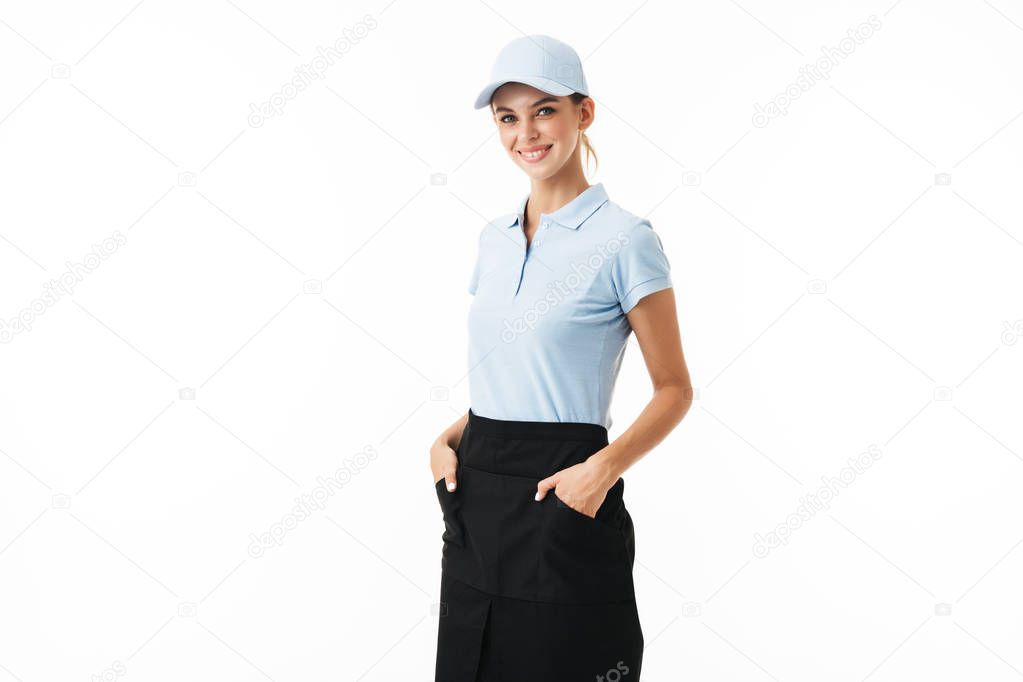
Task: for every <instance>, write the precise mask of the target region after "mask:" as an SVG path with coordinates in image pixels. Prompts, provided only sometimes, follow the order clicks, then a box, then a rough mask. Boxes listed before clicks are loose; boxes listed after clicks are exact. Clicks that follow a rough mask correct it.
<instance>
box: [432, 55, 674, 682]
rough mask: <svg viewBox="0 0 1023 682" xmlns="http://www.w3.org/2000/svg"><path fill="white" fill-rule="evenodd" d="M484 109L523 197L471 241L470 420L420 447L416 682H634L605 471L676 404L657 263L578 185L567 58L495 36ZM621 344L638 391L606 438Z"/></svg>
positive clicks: (624, 218)
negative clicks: (433, 608)
mask: <svg viewBox="0 0 1023 682" xmlns="http://www.w3.org/2000/svg"><path fill="white" fill-rule="evenodd" d="M488 105H489V106H490V107H491V113H492V115H493V117H494V122H495V123H496V124H497V126H498V130H499V132H500V137H501V143H502V145H503V146H504V148H505V150H506V151H507V153H508V155H509V156H510V157H511V159H512V161H513V163H515V164H516V165H517V166H518V167H519V168H520V169H521V170H522V171H524V172H525V173H526V175H528V176H529V179H530V193H529V195H528V196H526V197H524V198H523V199H522V200H521V202H520V203H519V205H518V207H517V210H516V211H515V212H514V213H511V214H509V215H507V216H504V217H502V218H500V219H498V220H495V221H493V222H491V223H489V224H488V225H487V226H486V227H485V228H483V230H482V231H481V233H480V237H479V251H478V255H477V260H476V264H475V268H474V270H473V273H472V279H471V283H470V286H469V292H470V293H472V294H473V295H474V299H473V303H472V306H471V309H470V313H469V368H470V372H469V393H470V405H471V407H470V409H469V411H468V413H467V414H466V415H465V416H464V417H462V418H461V419H459V420H458V421H457V422H455V423H454V424H452V425H451V426H450V427H448V428H447V429H446V430H445V431H444V432H443V433H442V434H441V435H440V436H439V437H438V439H437V440H436V441H435V442H434V444H433V446H432V447H431V449H430V466H431V469H432V470H433V480H434V481H435V483H434V486H435V487H436V492H437V496H438V500H439V501H440V506H441V509H442V511H443V517H444V524H445V530H444V534H443V541H444V544H443V553H442V564H441V565H442V579H441V595H440V600H441V604H440V613H439V616H440V618H439V631H438V639H437V663H436V680H437V681H438V682H490V681H493V680H502V681H504V680H507V681H510V682H521V681H523V680H530V681H532V682H541V681H550V682H555V681H556V682H564V681H565V680H608V681H613V680H621V679H626V680H630V681H638V680H639V678H640V669H641V665H642V655H643V633H642V630H641V628H640V622H639V614H638V611H637V607H636V600H635V591H634V586H633V581H632V568H633V563H634V559H635V539H634V534H633V525H632V518H631V517H630V515H629V513H628V511H627V510H626V508H625V504H624V497H623V491H624V486H625V482H624V480H623V479H622V478H621V475H622V473H623V472H624V471H625V470H626V469H628V468H629V467H630V466H631V465H632V464H634V463H635V462H636V461H637V460H639V458H640V457H642V456H643V455H644V454H645V453H647V452H648V451H649V450H650V449H651V448H653V447H654V446H655V445H657V443H659V442H660V441H661V440H662V439H663V438H664V437H665V436H666V435H667V434H668V433H669V432H670V431H671V430H672V429H673V428H674V427H675V426H676V425H677V424H678V423H679V422H680V421H681V420H682V418H683V417H684V415H685V413H686V412H687V410H688V409H689V406H690V404H691V399H692V387H691V383H690V380H689V373H688V369H687V368H686V364H685V360H684V357H683V353H682V346H681V341H680V338H679V330H678V322H677V319H676V315H675V299H674V294H673V291H672V282H671V278H670V274H669V270H670V268H669V264H668V260H667V257H666V256H665V255H664V252H663V250H662V248H661V241H660V239H659V237H658V236H657V235H656V234H655V233H654V231H653V228H652V227H651V225H650V223H649V222H648V221H646V220H644V219H642V218H639V217H637V216H635V215H633V214H631V213H629V212H627V211H625V210H624V209H622V208H621V207H620V206H618V205H617V204H615V203H613V202H612V201H610V200H609V199H608V196H607V193H606V191H605V190H604V187H603V185H602V184H596V185H590V184H589V183H588V182H587V181H586V178H585V175H584V173H583V167H582V160H581V152H580V149H581V147H586V150H587V153H588V154H589V153H592V149H591V148H590V145H589V142H588V140H587V139H586V135H585V132H584V131H585V130H586V129H587V128H588V127H589V126H590V125H591V124H592V123H593V112H594V102H593V100H592V99H591V98H590V97H589V96H588V87H587V85H586V79H585V77H584V75H583V71H582V64H581V62H580V60H579V57H578V55H577V54H576V53H575V51H574V50H573V49H572V48H571V47H569V46H568V45H565V44H564V43H561V42H559V41H557V40H554V39H553V38H550V37H548V36H542V35H535V36H527V37H524V38H520V39H517V40H514V41H512V42H511V43H509V44H508V45H507V46H506V47H505V48H504V49H503V50H502V51H501V52H500V54H499V55H498V58H497V62H496V63H495V65H494V68H493V71H492V78H491V83H490V84H489V85H488V86H487V87H486V88H484V89H483V91H482V92H481V93H480V95H479V97H478V99H477V101H476V108H477V109H479V108H482V107H485V106H488ZM633 331H634V332H635V334H636V337H637V339H638V341H639V344H640V347H641V349H642V352H643V358H644V360H645V361H646V366H647V369H648V371H649V373H650V378H651V381H652V382H653V387H654V392H653V397H652V399H651V400H650V402H649V404H648V405H647V406H646V408H645V409H644V410H643V411H642V413H641V414H640V416H639V417H638V418H637V419H636V421H635V422H634V423H633V424H632V425H631V426H630V427H629V428H628V429H626V430H625V431H624V432H623V433H622V434H621V436H619V437H618V438H616V439H615V441H614V442H613V443H609V442H608V437H607V430H608V428H609V427H610V426H611V417H610V413H609V405H610V402H611V395H612V391H613V388H614V383H615V380H616V378H617V375H618V371H619V368H620V365H621V360H622V357H623V354H624V351H625V345H626V341H627V339H628V335H629V333H631V332H633Z"/></svg>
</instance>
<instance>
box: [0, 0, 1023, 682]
mask: <svg viewBox="0 0 1023 682" xmlns="http://www.w3.org/2000/svg"><path fill="white" fill-rule="evenodd" d="M871 15H874V16H875V17H876V19H877V21H878V22H880V24H879V25H880V28H879V29H877V30H875V31H874V32H873V34H872V35H871V37H869V38H868V39H866V40H863V41H862V42H861V43H859V44H855V48H854V49H853V50H852V51H850V52H848V54H846V55H845V56H844V57H842V58H840V59H838V60H837V63H836V64H835V65H833V67H832V71H831V74H830V77H829V78H828V79H826V80H818V81H814V82H812V84H811V87H809V88H808V89H807V90H806V91H803V92H801V93H800V94H799V96H798V97H797V98H795V99H793V100H792V101H791V102H790V104H789V106H788V109H787V113H786V114H785V115H784V116H778V117H776V118H773V119H770V120H769V121H768V124H767V125H766V126H757V125H754V123H753V113H754V110H755V107H756V105H758V104H760V105H766V104H767V103H768V102H769V101H771V100H772V99H773V98H775V96H776V95H778V94H779V93H782V92H784V91H785V90H786V88H787V87H788V86H789V85H790V84H792V83H794V82H795V81H796V79H797V78H798V77H799V74H800V69H801V68H802V67H805V66H807V65H810V64H813V63H815V62H816V61H817V60H818V59H819V58H820V57H821V56H822V54H823V53H822V49H824V50H826V49H828V48H838V47H839V46H840V45H841V41H842V39H843V38H846V37H847V32H848V31H849V30H850V29H853V30H855V29H856V27H858V26H860V25H861V24H864V23H865V22H868V21H869V17H870V16H871ZM370 23H372V25H373V28H372V29H371V30H368V31H366V30H364V29H365V27H366V26H367V25H369V24H370ZM360 25H361V26H362V28H358V27H360ZM355 30H358V31H359V32H360V33H361V37H359V38H358V39H357V40H355V41H354V43H353V44H352V45H351V47H350V49H349V50H348V51H346V52H345V53H344V54H343V55H342V56H340V58H337V59H335V63H333V64H332V65H331V66H330V68H329V69H327V70H326V71H325V72H324V73H323V76H324V77H323V78H322V79H320V80H316V81H314V82H313V83H312V85H311V86H310V87H308V88H306V89H304V90H302V91H299V92H297V93H292V94H293V95H294V96H293V97H291V98H290V99H287V100H286V102H284V104H283V106H282V107H281V109H280V111H279V113H278V114H276V115H274V116H271V117H268V118H266V119H265V120H264V121H262V122H261V123H262V124H261V125H259V126H253V125H250V111H251V109H250V107H251V106H252V105H258V104H259V103H261V102H264V101H266V100H268V99H270V97H271V96H272V95H274V94H275V93H280V92H281V90H282V87H283V86H284V85H285V84H286V83H287V82H288V81H289V80H290V79H291V78H292V77H293V76H295V73H296V71H295V69H296V68H300V67H303V66H304V65H308V64H310V63H311V62H312V61H313V60H314V58H315V57H316V55H317V48H318V47H326V46H329V45H332V44H333V43H334V42H335V41H336V40H337V39H338V38H339V37H341V36H344V35H345V34H346V32H351V31H355ZM523 33H547V34H550V35H553V36H555V37H558V38H560V39H562V40H565V41H567V42H569V43H570V44H572V45H573V46H574V47H575V48H576V49H577V51H578V52H579V54H580V55H581V56H582V57H583V59H584V65H585V69H586V71H587V77H588V79H589V84H590V87H591V91H592V94H593V96H594V97H595V100H596V122H595V124H594V126H593V127H592V128H591V129H590V131H589V136H590V138H591V140H592V141H593V144H594V145H595V147H596V149H597V152H598V154H599V156H600V167H599V170H598V171H597V172H596V173H593V174H591V175H590V176H589V179H590V181H591V182H604V183H605V187H606V188H607V190H608V193H609V195H610V196H611V198H612V200H614V201H616V202H617V203H619V204H620V205H622V206H623V207H624V208H626V209H627V210H630V211H632V212H634V213H637V214H639V215H643V216H646V217H648V218H649V219H650V220H651V223H652V224H653V226H654V229H655V230H656V231H657V232H658V234H659V235H660V236H661V239H662V242H663V244H664V247H665V249H666V251H667V253H668V256H669V259H670V262H671V265H672V276H673V279H674V283H675V292H676V297H677V300H678V306H679V315H680V321H681V326H682V335H683V343H684V347H685V351H686V357H687V360H688V363H689V366H690V369H691V372H692V376H693V380H694V384H695V385H696V386H697V388H698V391H699V396H698V400H697V401H696V403H695V404H694V406H693V409H692V411H691V412H690V413H689V415H688V416H687V418H686V419H685V420H684V421H683V423H682V424H681V425H680V426H679V428H678V429H676V431H675V432H674V433H672V434H671V436H670V437H669V438H668V439H667V440H666V441H665V442H664V443H663V444H661V445H660V446H659V447H658V448H656V449H655V450H654V451H652V452H650V453H649V454H647V455H646V457H644V458H643V459H642V460H641V461H640V462H639V463H638V464H636V465H635V466H634V467H633V468H632V469H630V470H629V471H628V472H627V473H626V474H625V479H626V481H627V489H626V502H627V505H628V507H629V509H630V511H631V513H632V515H633V518H634V521H635V523H636V534H637V550H638V555H637V560H636V567H635V579H636V585H637V594H638V600H639V608H640V614H641V618H642V624H643V630H644V634H645V638H646V651H645V658H644V666H643V673H644V674H643V676H642V678H643V679H644V680H649V681H650V682H655V681H661V680H683V679H684V680H784V681H793V682H794V681H797V680H807V681H810V680H813V681H819V680H824V679H826V680H866V679H869V680H876V681H878V682H880V681H881V680H960V679H971V680H990V681H1000V680H1018V679H1019V678H1020V677H1023V647H1021V645H1020V643H1021V642H1023V615H1021V599H1023V587H1021V585H1020V581H1019V580H1018V576H1019V575H1020V574H1021V573H1023V547H1021V546H1020V542H1021V538H1023V513H1021V511H1023V498H1021V496H1020V492H1019V491H1020V486H1021V483H1023V455H1021V452H1023V427H1021V422H1020V419H1019V414H1020V403H1021V397H1020V388H1019V385H1020V376H1021V374H1020V371H1021V369H1023V359H1021V354H1023V342H1021V341H1020V337H1021V336H1023V321H1021V320H1023V304H1021V301H1020V291H1021V290H1023V286H1021V285H1023V275H1021V269H1020V264H1021V262H1023V224H1021V223H1023V205H1021V202H1020V201H1019V197H1020V186H1021V181H1023V163H1021V159H1023V154H1021V152H1023V6H1021V5H1020V3H1018V2H1013V1H1012V0H991V1H990V2H988V1H985V0H963V1H961V2H952V1H949V0H946V1H939V2H924V1H923V0H899V1H897V2H896V1H894V0H885V1H884V2H827V3H821V2H810V1H808V0H807V1H805V2H786V3H768V2H763V1H753V0H746V1H743V0H740V1H739V2H722V3H713V4H712V3H696V2H686V3H681V2H666V1H664V0H648V1H647V2H639V3H627V4H622V3H582V2H571V3H546V2H515V3H512V2H500V3H498V2H488V3H483V2H452V3H421V2H411V1H410V0H395V1H393V2H390V3H388V2H387V0H384V2H369V3H326V2H303V3H273V2H266V1H256V0H210V1H207V2H196V1H194V0H193V1H191V2H188V1H185V2H167V1H166V0H143V1H142V2H137V0H127V1H126V2H120V1H119V2H105V3H73V2H63V3H43V2H39V3H14V2H4V3H2V4H0V64H2V71H0V79H2V80H0V85H2V87H0V319H2V320H4V324H5V325H6V326H5V327H4V329H5V330H6V331H5V334H6V336H5V339H4V340H5V343H3V344H2V345H0V419H2V428H0V505H2V506H0V681H6V680H21V681H23V682H31V681H36V680H83V681H84V680H89V679H108V680H110V679H115V678H117V679H119V678H122V677H123V678H126V679H138V680H172V679H177V680H180V679H190V680H191V679H197V680H239V681H241V680H266V679H270V680H276V681H277V682H285V681H287V680H294V681H299V680H301V681H302V682H313V681H319V680H418V681H422V682H427V681H429V680H432V679H433V664H434V654H435V647H436V631H437V615H436V602H437V600H438V589H439V577H440V536H441V533H442V531H443V524H442V521H441V516H440V508H439V506H438V501H437V499H436V495H435V492H434V491H433V490H431V475H430V469H429V463H428V448H429V445H430V443H431V441H432V440H433V439H434V438H435V437H436V436H437V435H438V433H439V432H440V431H441V430H442V429H443V428H444V427H446V426H447V425H448V424H450V423H451V422H453V421H454V420H455V419H456V418H458V416H459V415H461V414H463V413H464V412H465V410H466V409H467V408H468V407H469V402H468V394H467V388H466V384H467V382H466V380H465V373H466V371H467V367H466V334H465V317H466V312H467V308H468V305H469V302H470V296H469V294H468V293H467V292H466V290H465V289H466V286H467V285H468V280H469V275H470V273H471V270H472V262H473V258H474V256H475V248H476V238H477V235H478V233H479V230H480V229H481V227H482V226H483V225H484V224H485V222H486V221H487V220H489V219H492V218H494V217H496V216H498V215H501V214H503V213H507V212H508V211H510V210H511V209H512V208H514V206H515V205H516V203H517V201H518V199H519V198H520V197H521V196H522V195H523V193H524V192H526V191H528V182H527V180H526V178H525V177H524V176H523V175H522V174H521V173H520V172H519V171H518V170H517V169H516V168H515V167H514V166H513V164H512V163H511V162H510V161H509V159H508V158H507V156H506V154H505V152H504V151H503V150H502V149H501V148H500V145H499V143H498V141H497V138H496V135H495V129H494V125H493V123H492V121H491V120H490V119H489V117H488V114H487V112H486V110H479V111H477V110H474V109H473V108H472V102H473V100H474V98H475V96H476V94H477V92H478V90H479V89H480V88H481V87H482V85H483V84H484V83H485V82H486V80H487V77H488V75H489V67H490V63H491V61H492V60H493V57H494V56H495V55H496V52H497V50H498V49H499V48H500V47H501V46H502V45H503V44H504V43H506V42H507V41H509V40H511V39H513V38H515V37H518V36H520V35H522V34H523ZM438 173H439V174H443V176H434V174H438ZM940 174H948V176H942V177H950V180H951V182H950V184H947V183H946V182H945V181H944V180H938V179H937V178H938V176H939V175H940ZM431 177H439V178H440V180H441V181H443V184H434V183H433V182H431ZM118 231H119V234H120V235H123V237H124V243H123V244H121V245H118V246H116V248H115V249H114V250H113V253H110V254H108V255H107V257H106V258H104V259H102V260H101V262H100V263H99V265H98V266H97V267H95V268H94V269H92V271H91V272H86V274H84V276H83V277H82V278H81V281H78V282H76V284H75V286H74V289H73V293H69V294H68V295H62V296H60V297H59V298H57V299H56V300H55V301H54V302H53V303H52V304H51V305H43V304H37V306H38V310H37V312H36V313H28V314H27V316H28V317H29V318H31V329H25V330H22V331H12V329H13V328H12V327H10V324H11V320H14V319H16V318H18V317H19V316H20V315H22V314H23V311H24V310H26V309H30V308H31V306H32V305H33V302H34V301H37V299H40V297H41V296H42V294H43V291H44V286H45V284H46V283H47V282H48V281H50V280H58V279H59V278H60V277H61V276H62V275H63V273H64V272H65V269H66V267H67V264H68V262H69V261H70V262H72V263H77V262H82V261H83V259H84V258H85V257H86V255H87V254H89V253H90V251H92V249H93V245H94V244H95V245H98V244H100V243H101V242H102V241H103V240H104V239H107V238H113V237H114V236H115V235H116V234H117V233H118ZM110 243H111V244H113V243H114V242H112V241H111V242H110ZM310 280H318V281H319V282H320V283H321V286H320V290H319V291H318V292H317V291H316V286H315V285H313V286H311V287H307V285H306V282H308V281H310ZM307 288H311V289H312V291H311V292H309V293H307ZM187 388H191V389H194V399H188V394H187V392H186V393H184V394H182V393H181V391H182V389H187ZM649 390H650V389H649V380H648V378H647V376H646V373H645V370H644V367H643V364H642V359H641V356H640V354H639V348H638V346H637V345H636V343H635V339H634V338H633V339H631V340H630V346H629V349H628V351H627V357H626V362H625V365H624V367H623V368H622V374H621V377H620V379H619V383H618V387H617V390H616V393H615V400H614V404H613V411H612V414H613V417H614V420H615V423H614V425H613V427H612V432H611V437H612V438H614V437H616V436H617V435H618V434H619V433H621V431H622V430H624V429H625V428H626V426H628V424H630V423H631V420H632V419H633V418H634V417H635V416H636V415H637V414H638V412H639V411H640V410H641V409H642V407H643V405H644V404H645V401H646V400H647V399H648V398H649ZM182 395H184V396H185V398H184V399H182V397H181V396H182ZM871 448H873V449H874V451H875V452H876V453H877V454H878V458H877V459H876V461H874V460H872V464H871V466H870V467H869V468H868V469H866V470H863V471H861V472H860V473H858V474H856V475H855V476H854V477H853V478H852V481H851V482H850V483H848V485H845V486H842V485H839V486H837V487H835V490H836V491H837V493H836V494H835V495H834V496H833V499H832V500H831V501H830V503H829V505H828V508H826V509H820V510H819V511H817V512H816V513H814V514H812V515H810V516H809V518H807V519H799V518H797V517H791V519H790V515H792V514H793V513H794V512H796V511H797V509H798V508H799V506H800V498H802V497H803V496H806V495H817V494H818V493H819V491H820V489H821V488H822V486H823V485H825V484H824V482H823V480H822V479H828V478H831V477H839V476H840V475H841V473H842V470H843V467H846V466H847V464H848V461H849V459H850V458H854V457H856V456H857V455H860V454H861V453H865V452H868V450H869V449H871ZM360 452H369V453H371V454H372V455H373V457H372V458H371V459H367V460H365V461H363V462H362V464H363V466H362V467H361V468H357V474H355V475H352V476H351V477H349V478H348V479H346V480H345V483H344V485H343V487H341V488H340V489H334V490H333V491H332V494H330V496H329V497H328V498H327V500H326V502H325V504H324V505H323V508H322V509H318V510H315V511H314V513H312V514H310V515H309V516H308V517H307V518H305V519H303V520H301V521H300V522H297V523H295V524H290V525H291V528H290V529H288V530H287V532H286V534H285V535H283V536H282V537H281V543H280V544H279V545H273V546H270V547H268V548H266V549H265V551H263V552H262V554H261V555H260V556H258V557H256V556H253V555H252V553H250V550H249V547H250V543H251V542H252V540H251V537H252V536H253V535H258V534H260V533H266V532H268V531H269V530H270V529H271V528H274V527H275V525H276V526H277V527H282V526H280V525H279V524H283V523H285V522H287V521H288V520H289V519H293V517H289V514H290V513H291V512H292V510H293V507H295V505H296V501H295V498H299V497H300V496H302V495H312V494H314V491H315V490H316V489H317V487H318V486H319V485H321V482H322V481H324V480H325V479H326V478H328V477H331V476H333V475H334V474H335V472H336V471H337V470H338V468H339V467H341V466H343V465H344V463H345V462H346V461H355V458H356V456H357V455H358V454H359V453H360ZM787 519H790V520H792V521H793V524H792V527H791V528H790V534H789V535H790V536H789V538H788V540H787V541H786V543H785V544H784V545H782V546H779V547H775V548H773V549H771V550H770V551H769V552H768V553H767V554H766V556H763V557H758V556H756V555H755V554H754V550H753V548H754V543H755V537H756V534H757V533H760V534H761V535H765V536H766V535H767V534H769V533H771V532H772V531H773V530H775V529H776V528H777V527H778V526H779V525H784V524H786V521H787ZM622 679H624V680H626V682H627V680H628V676H624V677H623V678H622Z"/></svg>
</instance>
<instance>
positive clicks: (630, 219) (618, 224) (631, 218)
mask: <svg viewBox="0 0 1023 682" xmlns="http://www.w3.org/2000/svg"><path fill="white" fill-rule="evenodd" d="M593 218H596V220H594V221H593V222H594V227H595V229H594V231H595V232H600V233H601V234H604V233H607V234H608V235H609V236H614V235H616V234H618V233H623V234H626V235H631V234H634V233H635V232H636V231H637V230H639V229H647V230H653V224H652V223H651V222H650V220H649V219H648V218H644V217H642V216H639V215H636V214H635V213H633V212H632V211H629V210H628V209H626V208H624V207H622V206H621V205H620V204H618V203H617V202H615V201H613V200H611V199H608V200H607V201H606V202H604V205H603V206H601V207H600V209H599V210H598V211H597V213H596V214H594V216H593Z"/></svg>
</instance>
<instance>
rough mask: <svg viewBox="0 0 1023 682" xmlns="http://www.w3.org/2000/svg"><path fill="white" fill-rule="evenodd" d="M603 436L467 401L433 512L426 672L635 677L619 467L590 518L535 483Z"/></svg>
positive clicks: (637, 635)
mask: <svg viewBox="0 0 1023 682" xmlns="http://www.w3.org/2000/svg"><path fill="white" fill-rule="evenodd" d="M607 443H608V439H607V430H606V429H605V428H604V427H603V426H601V425H599V424H588V423H579V422H527V421H508V420H501V419H491V418H488V417H482V416H479V415H476V414H474V413H473V412H472V411H471V410H470V411H469V419H468V423H467V425H466V427H465V430H464V432H463V434H462V439H461V441H460V443H459V446H458V450H457V453H458V468H457V470H456V473H455V475H456V478H457V481H458V486H457V487H456V489H455V491H454V492H450V493H449V492H448V491H447V488H446V487H445V481H444V480H443V479H442V480H440V481H438V482H437V483H436V485H435V487H436V492H437V498H438V501H439V503H440V507H441V511H442V514H443V520H444V532H443V535H442V541H443V547H442V554H441V594H440V601H441V604H440V614H439V615H440V618H439V629H438V636H437V665H436V677H435V680H436V682H497V681H501V682H523V681H524V680H529V681H530V682H548V681H549V682H565V681H566V680H574V679H578V680H595V679H602V678H603V679H611V680H618V679H621V680H625V681H626V682H638V680H639V678H640V669H641V665H642V655H643V633H642V630H641V628H640V622H639V614H638V612H637V608H636V600H635V589H634V586H633V581H632V569H633V564H634V562H635V535H634V532H633V525H632V518H631V516H630V515H629V512H628V510H627V509H626V508H625V501H624V497H623V495H624V490H625V481H624V479H622V478H619V479H618V480H617V481H616V482H615V484H614V485H613V486H612V487H611V489H610V490H609V491H608V494H607V496H606V498H605V499H604V502H603V503H602V504H601V506H600V508H599V509H598V510H597V515H596V518H595V519H594V518H590V517H589V516H586V515H585V514H583V513H581V512H578V511H576V510H574V509H572V508H571V507H569V506H568V505H566V504H564V503H563V502H562V501H561V500H560V499H558V498H557V496H556V495H555V494H554V491H553V490H550V491H548V492H547V495H546V497H545V498H544V499H543V501H541V502H537V501H536V500H534V498H533V496H534V495H535V493H536V484H537V482H538V481H539V480H540V479H542V478H546V477H548V476H550V475H551V474H553V473H555V472H557V471H559V470H561V469H564V468H567V467H569V466H572V465H574V464H578V463H579V462H582V461H585V460H586V458H587V457H589V456H590V455H592V454H593V453H595V452H597V451H598V450H600V449H601V448H603V447H605V446H606V445H607Z"/></svg>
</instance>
